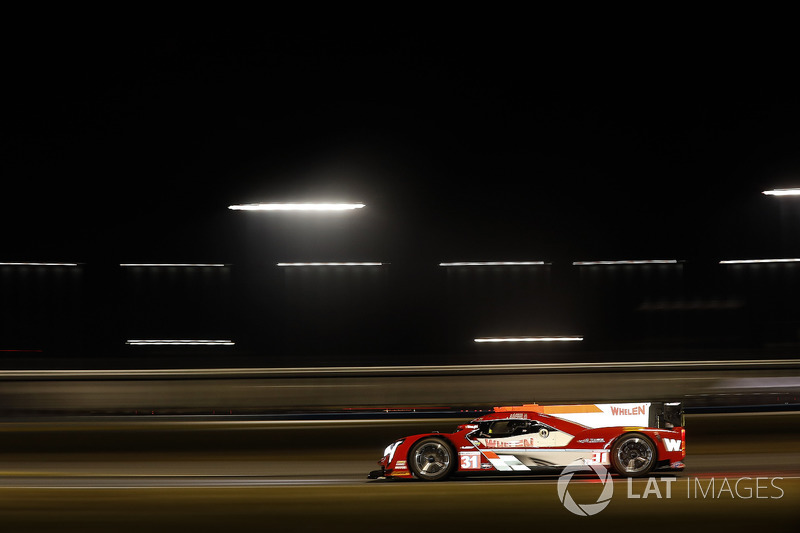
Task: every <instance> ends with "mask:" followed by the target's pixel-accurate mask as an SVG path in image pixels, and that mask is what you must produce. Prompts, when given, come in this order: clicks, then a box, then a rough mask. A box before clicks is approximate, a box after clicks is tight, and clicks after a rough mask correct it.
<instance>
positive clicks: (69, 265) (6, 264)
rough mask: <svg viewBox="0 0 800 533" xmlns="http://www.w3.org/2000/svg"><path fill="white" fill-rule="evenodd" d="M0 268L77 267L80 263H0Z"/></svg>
mask: <svg viewBox="0 0 800 533" xmlns="http://www.w3.org/2000/svg"><path fill="white" fill-rule="evenodd" d="M0 266H67V267H75V266H78V263H0Z"/></svg>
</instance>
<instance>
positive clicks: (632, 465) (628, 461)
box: [617, 438, 653, 473]
mask: <svg viewBox="0 0 800 533" xmlns="http://www.w3.org/2000/svg"><path fill="white" fill-rule="evenodd" d="M652 462H653V449H652V448H651V447H650V446H649V445H648V443H647V442H645V440H644V439H640V438H632V439H628V440H626V441H625V442H623V443H622V445H621V446H620V447H619V448H618V449H617V463H618V464H619V465H620V466H621V467H622V469H623V470H624V471H625V472H627V473H637V472H642V471H644V470H647V469H648V468H649V467H650V464H651V463H652Z"/></svg>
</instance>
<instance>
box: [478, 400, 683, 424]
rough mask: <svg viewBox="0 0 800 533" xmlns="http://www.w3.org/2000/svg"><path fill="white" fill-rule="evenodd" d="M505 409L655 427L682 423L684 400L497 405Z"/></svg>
mask: <svg viewBox="0 0 800 533" xmlns="http://www.w3.org/2000/svg"><path fill="white" fill-rule="evenodd" d="M494 410H495V411H496V412H502V411H533V412H536V413H542V414H546V415H550V416H554V417H557V418H563V419H564V420H568V421H570V422H574V423H576V424H581V425H583V426H586V427H590V428H602V427H616V426H628V427H653V428H664V429H672V428H674V427H683V425H684V418H683V404H682V403H681V402H637V403H595V404H585V405H538V404H527V405H517V406H508V407H495V408H494Z"/></svg>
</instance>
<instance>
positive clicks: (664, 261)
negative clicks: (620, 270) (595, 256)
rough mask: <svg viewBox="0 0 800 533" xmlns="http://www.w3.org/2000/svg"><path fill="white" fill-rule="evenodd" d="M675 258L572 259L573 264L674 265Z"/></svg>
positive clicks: (675, 262)
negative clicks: (624, 259) (625, 259)
mask: <svg viewBox="0 0 800 533" xmlns="http://www.w3.org/2000/svg"><path fill="white" fill-rule="evenodd" d="M677 263H678V261H677V260H676V259H634V260H630V261H574V262H573V263H572V264H573V265H574V266H591V265H675V264H677Z"/></svg>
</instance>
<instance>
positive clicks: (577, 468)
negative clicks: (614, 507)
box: [558, 460, 614, 516]
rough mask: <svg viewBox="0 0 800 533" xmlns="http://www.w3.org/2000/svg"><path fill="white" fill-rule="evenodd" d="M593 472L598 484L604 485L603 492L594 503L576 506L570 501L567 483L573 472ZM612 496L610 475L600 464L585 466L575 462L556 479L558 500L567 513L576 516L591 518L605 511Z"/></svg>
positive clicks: (581, 461)
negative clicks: (598, 479)
mask: <svg viewBox="0 0 800 533" xmlns="http://www.w3.org/2000/svg"><path fill="white" fill-rule="evenodd" d="M591 471H594V473H595V474H597V477H599V478H600V482H601V483H602V484H603V485H604V486H603V492H602V493H601V494H600V497H598V498H597V501H596V502H595V503H584V504H578V503H576V502H575V500H574V499H572V495H570V493H569V491H568V490H567V489H568V488H569V482H570V480H571V479H572V476H573V474H574V473H575V472H591ZM613 495H614V482H613V481H611V474H610V473H609V472H608V470H606V469H605V467H604V466H603V465H600V464H594V463H592V464H586V462H585V461H583V460H577V461H574V462H572V463H570V464H568V465H567V467H566V468H564V470H563V471H562V472H561V475H560V476H559V477H558V499H559V500H561V503H563V504H564V507H566V508H567V511H569V512H571V513H573V514H576V515H578V516H592V515H596V514H597V513H599V512H600V511H602V510H603V509H605V508H606V507H607V506H608V504H609V503H611V497H612V496H613Z"/></svg>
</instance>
